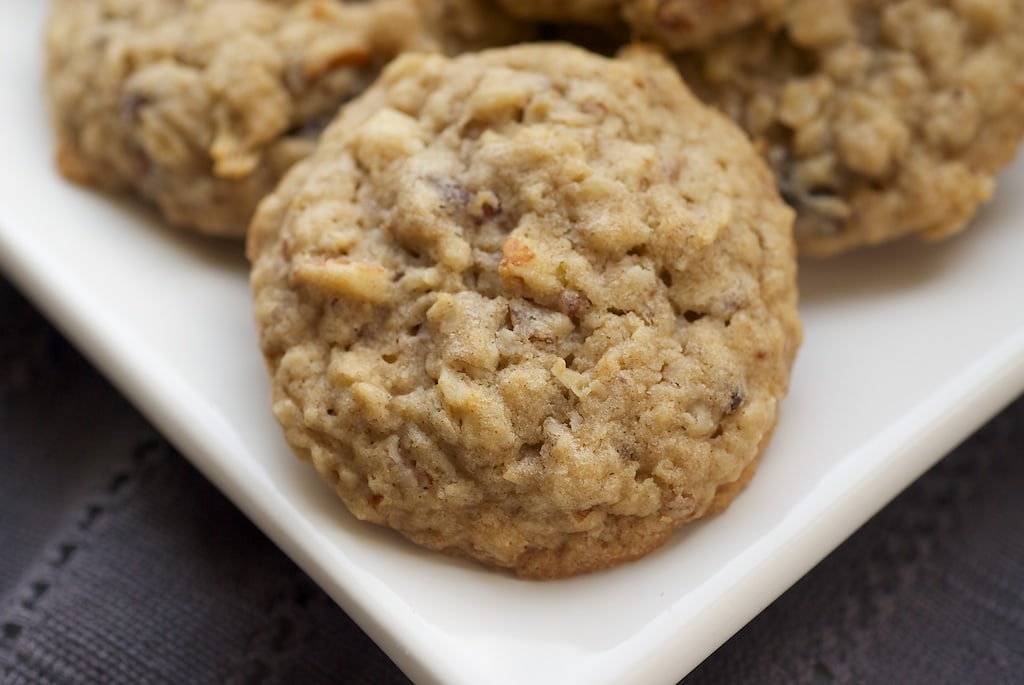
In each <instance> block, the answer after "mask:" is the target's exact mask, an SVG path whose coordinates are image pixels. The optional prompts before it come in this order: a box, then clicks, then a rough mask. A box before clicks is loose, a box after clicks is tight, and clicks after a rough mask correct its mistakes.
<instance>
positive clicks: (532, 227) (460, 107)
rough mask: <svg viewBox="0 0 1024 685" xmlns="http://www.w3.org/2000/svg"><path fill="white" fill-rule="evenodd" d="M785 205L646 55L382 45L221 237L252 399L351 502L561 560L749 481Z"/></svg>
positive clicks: (602, 560) (762, 405)
mask: <svg viewBox="0 0 1024 685" xmlns="http://www.w3.org/2000/svg"><path fill="white" fill-rule="evenodd" d="M791 225H792V211H791V210H790V209H789V208H788V207H787V206H786V205H785V203H783V202H782V200H781V199H780V197H779V195H778V192H777V189H776V187H775V182H774V179H773V178H772V176H771V174H770V172H769V170H768V168H767V166H766V165H765V164H764V162H763V160H762V159H761V158H760V157H759V156H758V155H757V153H756V152H755V151H754V150H753V148H752V146H751V145H750V143H749V141H748V140H747V139H746V138H745V136H744V135H743V133H742V132H741V131H740V130H739V129H738V128H737V127H736V126H735V125H734V124H733V123H732V122H730V121H728V119H727V118H725V117H723V116H722V115H721V114H719V113H718V112H715V111H714V110H712V109H710V108H708V107H705V106H703V105H702V104H700V103H699V102H698V101H697V100H696V98H694V97H693V96H692V95H691V94H690V93H689V91H688V90H687V89H686V87H685V86H684V85H683V83H682V81H681V80H680V78H679V76H678V73H677V72H676V71H675V70H674V69H673V68H672V66H671V65H670V64H668V63H667V62H666V61H665V60H663V59H662V58H660V57H658V56H657V55H654V54H652V53H648V52H644V51H634V52H631V53H629V54H627V55H625V56H624V57H622V58H619V59H606V58H603V57H598V56H596V55H593V54H592V53H588V52H585V51H583V50H581V49H579V48H576V47H571V46H569V45H565V44H547V45H526V46H517V47H512V48H503V49H496V50H489V51H484V52H481V53H475V54H467V55H463V56H461V57H458V58H455V59H448V58H445V57H443V56H440V55H406V56H403V57H400V58H398V59H397V60H396V61H395V62H393V63H392V64H391V65H390V66H389V67H388V68H387V69H386V70H385V71H384V73H383V75H382V76H381V78H380V79H379V80H378V82H377V83H376V84H375V85H374V86H372V87H371V88H370V89H369V90H368V91H367V92H366V93H364V94H363V95H362V96H360V97H359V98H357V99H356V100H354V101H352V102H351V103H349V104H348V105H346V106H345V107H344V108H343V110H342V113H341V114H340V116H339V118H338V119H337V120H336V121H335V122H334V123H333V124H331V125H330V127H329V128H328V129H327V130H326V131H325V133H324V136H323V138H322V140H321V143H320V145H319V147H318V148H317V151H316V152H315V153H314V154H313V156H311V157H310V158H308V159H307V160H305V161H303V162H300V163H299V164H298V165H297V166H296V167H295V169H294V170H293V171H292V172H291V173H290V174H289V175H288V176H287V177H286V178H285V180H284V181H283V183H282V184H281V186H280V187H279V188H278V190H277V191H275V193H273V194H272V195H270V196H269V197H268V198H267V199H266V200H265V201H264V202H263V203H262V204H261V205H260V209H259V211H258V212H257V214H256V217H255V218H254V221H253V226H252V229H251V231H250V233H249V244H248V254H249V258H250V259H251V260H252V262H253V268H252V287H253V294H254V303H255V305H254V306H255V316H256V321H257V325H258V329H259V337H260V345H261V348H262V351H263V354H264V355H265V357H266V360H267V363H268V367H269V369H270V371H271V375H272V378H273V383H272V386H273V410H274V413H275V415H276V417H277V419H278V421H279V422H280V424H281V426H282V427H283V429H284V433H285V435H286V437H287V439H288V441H289V443H290V444H291V445H292V447H293V448H294V450H295V452H296V454H297V455H299V456H300V457H302V458H305V459H308V460H310V461H311V462H312V463H313V465H314V466H315V467H316V469H317V470H318V471H319V472H320V474H321V475H322V476H323V477H324V478H325V479H326V480H327V482H328V483H330V484H331V485H332V486H333V488H334V489H335V490H336V492H337V493H338V495H340V497H341V499H342V500H344V502H345V504H346V505H347V506H348V508H349V509H350V510H351V511H352V513H353V514H355V515H356V516H357V517H358V518H360V519H364V520H367V521H372V522H375V523H378V524H383V525H387V526H391V527H392V528H394V529H396V530H398V531H399V532H401V533H402V534H403V535H405V536H407V537H408V538H409V539H411V540H413V541H415V542H416V543H418V544H420V545H424V546H426V547H428V548H432V549H437V550H443V551H445V552H448V553H453V554H459V555H464V556H467V557H471V558H473V559H477V560H479V561H481V562H483V563H484V564H487V565H490V566H493V567H499V568H510V569H514V570H515V571H516V572H517V573H518V574H520V575H522V576H528V577H554V576H566V575H571V574H576V573H582V572H585V571H591V570H595V569H600V568H605V567H609V566H612V565H615V564H618V563H620V562H623V561H626V560H629V559H634V558H637V557H639V556H641V555H643V554H645V553H647V552H649V551H650V550H651V549H653V548H655V547H657V546H658V545H660V544H662V543H664V542H665V540H666V539H667V538H668V537H669V536H670V535H671V533H672V531H673V530H675V529H676V528H677V527H678V526H680V525H681V524H683V523H685V522H687V521H690V520H692V519H695V518H698V517H700V516H704V515H706V514H709V513H711V512H713V511H717V510H719V509H721V508H723V507H724V506H726V505H727V503H728V502H729V501H730V500H731V499H732V497H733V496H734V495H735V494H736V492H737V491H738V490H739V488H740V486H741V485H742V484H743V483H744V482H745V481H746V479H748V478H749V477H750V476H751V474H752V473H753V470H754V466H755V463H756V462H757V460H758V458H759V456H760V454H761V452H762V450H763V449H764V447H765V444H766V443H767V441H768V439H769V436H770V435H771V433H772V430H773V428H774V426H775V424H776V420H777V417H778V412H779V404H780V401H781V399H782V397H783V395H784V394H785V392H786V389H787V384H788V378H789V373H790V368H791V364H792V362H793V359H794V355H795V351H796V348H797V345H798V343H799V339H800V335H801V333H800V324H799V320H798V317H797V306H796V287H795V282H794V280H795V264H794V259H795V258H794V252H795V248H794V245H793V242H792V234H791Z"/></svg>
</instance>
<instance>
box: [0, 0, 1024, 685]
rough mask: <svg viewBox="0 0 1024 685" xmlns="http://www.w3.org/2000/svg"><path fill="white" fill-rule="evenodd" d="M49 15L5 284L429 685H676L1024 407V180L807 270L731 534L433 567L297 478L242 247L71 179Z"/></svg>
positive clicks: (8, 11) (25, 42) (723, 522)
mask: <svg viewBox="0 0 1024 685" xmlns="http://www.w3.org/2000/svg"><path fill="white" fill-rule="evenodd" d="M46 6H47V3H45V2H26V1H25V0H2V4H0V8H2V9H0V83H2V84H3V89H2V93H0V104H2V107H0V267H2V268H3V269H4V271H5V272H6V273H7V274H8V276H9V277H10V278H12V279H13V280H14V282H15V283H17V284H18V285H19V286H20V287H21V288H22V289H23V290H24V291H25V292H26V293H27V294H28V295H29V296H30V297H31V298H32V299H33V300H34V301H35V302H36V303H37V304H38V306H40V307H41V308H42V309H43V311H45V312H46V313H47V315H48V316H49V317H51V319H52V320H53V321H54V322H55V323H56V324H57V325H58V326H60V328H61V329H62V330H63V331H64V332H65V333H66V334H67V335H68V336H69V337H70V338H71V339H72V340H73V341H74V342H75V343H76V344H77V345H78V346H79V347H80V348H81V349H82V350H83V351H84V352H85V353H86V354H87V355H88V356H89V357H90V358H91V359H92V360H93V361H94V362H95V363H96V364H97V365H98V366H99V367H100V368H101V369H102V370H103V371H104V372H105V373H106V374H107V375H108V376H109V377H110V378H111V379H112V380H113V381H114V382H115V383H116V384H117V385H118V386H119V387H120V389H121V390H122V391H123V392H125V394H127V395H128V397H129V398H130V399H131V400H132V401H133V402H134V403H136V404H137V405H138V406H139V407H140V408H141V409H142V411H144V412H145V413H146V415H147V416H148V417H149V418H150V419H151V420H152V421H153V422H154V423H155V424H156V425H157V426H158V427H159V428H160V429H161V430H162V431H163V432H164V433H165V434H166V435H167V436H168V438H169V439H171V440H172V441H173V442H174V443H175V444H176V446H177V447H178V448H179V449H180V450H181V451H182V452H183V453H184V454H185V455H187V456H188V457H189V458H190V459H191V460H192V461H193V462H194V463H195V464H196V466H198V467H199V468H200V469H201V470H202V471H203V472H204V473H205V474H206V476H207V477H209V478H210V479H211V480H212V481H213V482H214V483H216V484H217V486H218V487H220V488H221V489H222V490H223V491H224V492H225V493H226V494H227V495H228V496H229V497H230V498H231V499H232V500H233V501H234V502H235V503H236V504H237V505H238V506H239V507H240V508H241V509H242V510H243V511H244V512H245V513H246V514H247V515H248V516H249V517H251V518H252V519H253V521H255V522H256V523H257V524H258V525H259V526H260V527H261V528H262V529H263V530H264V531H265V532H266V533H267V534H268V535H269V536H270V537H271V538H273V539H274V540H275V542H276V543H277V544H278V545H280V546H281V547H282V548H283V549H284V550H285V551H286V552H287V553H288V554H289V555H291V557H292V558H293V559H295V561H296V562H298V563H299V564H300V565H301V566H302V567H303V568H304V569H305V570H306V571H307V572H309V573H310V574H311V575H312V576H313V577H314V578H315V579H316V581H317V582H319V583H320V585H321V586H322V587H323V588H324V589H325V590H326V591H327V592H328V593H330V594H331V595H332V596H333V597H334V598H335V599H336V600H337V601H338V603H339V604H340V605H341V606H342V607H343V608H344V609H345V610H346V611H347V612H348V613H349V614H350V615H351V616H352V617H353V618H354V619H355V620H356V621H358V622H359V624H360V625H361V626H363V628H364V629H365V630H366V631H367V632H368V633H369V634H370V635H371V637H372V638H373V639H374V640H376V641H377V642H378V643H379V644H380V645H381V647H382V648H383V649H384V650H385V651H386V652H387V653H388V654H389V655H390V656H391V657H392V658H393V659H394V660H395V662H396V663H397V664H398V665H399V666H400V667H401V668H402V669H403V670H404V671H405V672H406V673H407V674H408V675H409V676H410V677H411V678H412V679H413V680H415V681H418V682H423V683H432V682H443V683H449V684H458V683H466V684H470V683H472V684H474V685H475V684H477V683H491V684H500V683H561V684H563V685H571V684H572V683H587V684H588V685H601V684H604V683H607V684H611V683H621V682H627V681H628V682H642V683H671V682H675V681H676V680H678V679H679V678H681V677H682V676H683V675H685V674H686V673H687V672H688V671H689V670H690V669H692V668H693V667H694V666H696V665H697V664H698V663H699V662H700V661H701V660H702V659H703V658H704V657H705V656H707V655H708V654H709V653H711V652H712V651H713V650H714V649H715V648H716V647H717V646H718V645H720V644H721V643H722V642H724V641H725V640H726V639H727V638H728V637H729V636H730V635H732V634H733V633H734V632H735V631H737V630H738V629H739V628H740V627H742V626H743V625H744V624H745V623H746V622H747V621H748V620H750V619H751V618H752V617H753V616H754V615H755V614H757V613H758V612H759V611H760V610H761V609H762V608H763V607H765V606H766V605H767V604H769V603H770V602H771V600H772V599H774V598H775V597H776V596H777V595H778V594H780V593H781V592H782V591H783V590H785V589H786V588H787V587H789V586H790V585H791V584H792V583H794V582H795V581H796V580H797V579H798V578H799V577H800V576H801V575H803V574H804V573H805V572H806V571H807V570H808V569H810V568H811V567H812V566H813V565H814V564H815V563H817V562H818V561H819V560H820V559H821V558H822V557H824V556H825V555H826V554H827V553H828V552H829V551H830V550H831V549H832V548H834V547H835V546H836V545H838V544H839V543H840V542H841V541H842V540H843V539H844V538H845V537H846V536H847V535H849V534H850V533H851V532H853V531H854V530H855V529H856V528H857V527H858V526H859V525H861V524H862V523H863V522H864V521H865V520H866V519H867V518H868V517H870V516H871V514H873V513H874V512H875V511H876V510H878V509H879V508H880V507H881V506H882V505H883V504H884V503H886V502H887V501H889V500H890V499H891V498H892V497H893V496H895V495H896V494H897V493H898V492H899V491H900V490H901V489H903V488H904V487H905V486H906V485H907V484H908V483H910V482H911V481H912V480H913V479H914V478H915V477H917V476H918V475H919V474H920V473H922V472H923V471H924V470H925V469H926V468H927V467H928V466H930V465H931V464H932V463H934V462H935V461H936V460H938V459H939V458H940V457H941V456H943V455H944V454H945V453H946V452H947V451H948V450H949V449H950V448H952V447H953V446H954V445H955V444H956V443H957V442H959V441H960V440H961V439H963V438H964V437H965V436H966V435H968V433H970V432H971V431H973V430H974V429H975V428H976V427H977V426H979V425H980V424H981V423H983V422H984V421H985V420H986V419H987V418H989V417H990V416H991V415H992V414H993V413H995V412H996V411H997V410H998V409H1000V408H1001V407H1002V406H1004V405H1005V404H1006V403H1007V402H1009V401H1010V399H1012V398H1013V397H1014V396H1015V395H1016V394H1017V393H1019V392H1020V391H1021V390H1022V388H1024V268H1021V266H1020V258H1021V255H1024V225H1022V224H1024V220H1022V217H1024V192H1021V190H1022V187H1024V159H1019V160H1018V162H1017V164H1016V165H1015V166H1014V167H1013V168H1011V169H1010V170H1008V171H1007V172H1006V173H1005V174H1004V176H1003V178H1002V184H1001V192H1000V193H999V195H998V197H997V198H996V200H995V202H993V203H992V204H991V205H990V206H988V207H987V208H985V210H984V211H983V213H982V215H981V216H980V217H979V219H978V220H977V221H976V225H975V226H974V227H973V228H971V230H969V231H968V232H967V233H965V234H964V235H962V236H961V237H958V238H955V239H953V240H951V241H948V242H946V243H944V244H941V245H936V246H922V245H919V244H917V243H914V242H904V243H900V244H897V245H893V246H890V247H886V248H883V249H878V250H873V251H868V252H864V253H862V254H857V255H853V256H850V257H845V258H842V259H838V260H835V261H829V262H821V263H809V264H805V265H803V270H802V275H801V289H802V290H801V292H802V310H803V314H804V320H805V324H806V342H805V345H804V347H803V349H802V351H801V354H800V357H799V360H798V363H797V368H796V372H795V375H794V378H793V385H792V391H791V394H790V397H789V398H788V399H787V400H786V402H785V405H784V409H783V418H782V422H781V425H780V426H779V430H778V432H777V434H776V437H775V440H774V442H773V443H772V445H771V446H770V448H769V450H768V453H767V454H766V455H765V457H764V460H763V463H762V467H761V471H760V473H759V474H758V476H757V477H756V478H755V479H754V481H753V483H752V484H751V486H750V487H749V488H748V489H747V490H746V492H744V494H743V495H742V496H741V497H739V499H738V500H737V501H736V502H735V504H734V505H733V506H732V507H731V508H730V509H729V510H728V511H727V512H726V513H725V514H723V515H720V516H718V517H716V518H714V519H712V520H709V521H707V522H704V523H700V524H696V525H693V526H690V527H689V528H688V529H685V530H684V531H682V532H680V533H679V534H678V535H677V536H676V537H675V538H674V539H673V540H672V541H671V543H670V544H669V545H668V546H667V547H665V548H664V549H662V550H660V551H658V552H656V553H655V554H653V555H651V556H649V557H647V558H645V559H643V560H641V561H639V562H636V563H633V564H629V565H626V566H624V567H621V568H619V569H616V570H612V571H608V572H604V573H598V574H594V575H591V576H586V577H582V578H576V579H570V580H564V581H555V582H528V581H520V580H516V579H514V578H511V577H509V576H506V575H501V574H497V573H492V572H488V571H484V570H482V569H480V568H478V567H476V566H474V565H472V564H469V563H463V562H460V561H457V560H453V559H449V558H446V557H443V556H440V555H436V554H432V553H428V552H424V551H421V550H419V549H417V548H415V547H413V546H411V545H409V544H407V543H405V542H404V541H402V540H401V539H399V538H398V537H397V536H396V535H393V534H391V533H389V532H388V531H385V530H381V529H378V528H375V527H372V526H369V525H363V524H359V523H356V522H355V521H353V520H352V519H351V518H350V517H349V516H348V515H347V514H346V513H345V512H344V511H343V509H342V507H341V505H340V503H338V502H336V501H335V499H334V496H333V495H331V494H330V493H329V492H328V490H327V488H326V487H324V486H323V485H321V483H320V481H319V480H318V478H317V477H316V476H315V475H314V474H313V472H312V469H311V468H310V467H308V466H307V465H305V464H301V463H299V462H296V461H295V460H293V458H292V457H291V455H290V452H289V450H288V449H287V448H286V446H285V444H284V442H283V441H282V438H281V437H280V435H279V432H278V429H277V426H276V424H275V423H274V421H273V420H272V418H271V415H270V413H269V409H268V383H267V380H266V375H265V371H264V367H263V363H262V360H261V359H260V357H259V354H258V352H257V346H256V339H255V334H254V332H253V326H252V323H251V322H252V315H251V309H250V301H249V290H248V283H247V274H246V264H245V262H244V260H243V258H242V254H241V247H240V246H239V245H237V244H231V243H222V242H211V241H207V240H203V239H199V238H194V237H191V236H185V235H179V234H178V233H176V232H173V231H171V230H168V229H166V228H164V227H163V226H162V225H161V224H160V222H159V221H157V220H156V219H155V218H154V216H153V215H152V214H151V213H148V212H147V211H146V210H144V209H140V208H139V207H138V206H137V205H135V204H134V203H132V202H130V201H120V200H114V199H111V198H109V197H104V196H101V195H97V194H94V193H92V192H89V191H87V190H83V189H81V188H77V187H75V186H72V185H69V184H67V183H65V182H64V181H62V180H61V179H60V178H59V177H58V176H57V175H56V173H55V172H54V169H53V165H52V156H53V153H52V140H51V136H50V131H49V126H48V119H47V113H46V107H45V101H44V95H43V77H42V61H43V59H42V56H43V49H42V40H41V34H42V25H43V14H44V12H45V9H46ZM0 334H2V332H0Z"/></svg>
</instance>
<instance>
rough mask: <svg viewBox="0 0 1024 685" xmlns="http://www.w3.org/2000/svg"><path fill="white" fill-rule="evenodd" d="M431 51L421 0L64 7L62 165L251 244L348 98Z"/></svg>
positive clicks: (224, 0) (57, 84)
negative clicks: (399, 59) (279, 193)
mask: <svg viewBox="0 0 1024 685" xmlns="http://www.w3.org/2000/svg"><path fill="white" fill-rule="evenodd" d="M424 45H425V43H424V39H423V27H422V19H421V17H420V13H419V12H418V10H417V8H416V6H415V4H414V3H413V2H411V1H409V0H373V1H372V2H342V1H340V0H56V1H55V3H54V6H53V10H52V15H51V17H50V23H49V27H48V35H47V48H48V80H49V86H50V94H51V100H52V105H53V107H52V109H53V116H54V121H55V124H56V129H57V138H58V164H59V168H60V170H61V171H62V172H63V173H64V174H65V175H66V176H68V177H70V178H72V179H74V180H76V181H80V182H84V183H88V184H91V185H95V186H99V187H102V188H106V189H112V190H133V191H134V192H136V193H137V194H139V195H141V196H142V197H144V198H146V199H147V200H149V201H151V202H153V203H154V204H156V205H157V206H158V207H159V209H160V211H161V212H162V214H163V215H164V216H165V217H166V218H167V219H168V220H169V221H170V222H172V223H174V224H179V225H182V226H185V227H188V228H191V229H195V230H198V231H201V232H204V233H210V234H216V235H228V236H240V235H242V234H243V233H244V232H245V229H246V227H247V226H248V223H249V219H250V217H251V215H252V212H253V210H254V209H255V207H256V203H257V202H258V201H259V200H260V199H261V198H262V197H263V196H264V195H265V194H267V193H268V192H270V190H271V189H273V187H274V185H275V184H276V182H277V180H278V179H279V178H280V176H281V174H282V173H283V172H284V171H285V170H286V169H287V168H288V167H289V166H291V164H292V163H294V162H295V161H296V160H297V159H299V158H301V157H303V156H305V155H306V154H308V153H309V152H310V150H311V149H312V147H313V145H314V142H315V139H316V135H317V134H318V133H319V130H320V128H321V127H322V125H323V123H325V120H326V118H329V117H330V116H331V115H332V114H333V113H334V112H335V111H336V110H337V108H338V106H339V104H340V103H341V102H343V101H344V100H346V99H348V98H349V97H351V96H352V95H354V94H356V93H358V92H360V91H361V90H362V89H363V88H365V87H366V85H367V84H368V83H369V82H370V81H371V80H372V79H373V78H374V77H375V75H376V74H377V72H378V71H379V70H380V68H381V67H382V66H383V65H384V64H385V63H386V62H387V61H389V60H390V59H391V58H392V57H394V56H395V55H396V54H398V53H399V52H401V51H403V50H406V49H410V48H414V47H422V46H424Z"/></svg>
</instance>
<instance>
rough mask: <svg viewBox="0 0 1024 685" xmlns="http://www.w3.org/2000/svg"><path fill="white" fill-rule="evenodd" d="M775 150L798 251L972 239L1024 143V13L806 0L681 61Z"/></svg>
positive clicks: (944, 4) (704, 92)
mask: <svg viewBox="0 0 1024 685" xmlns="http://www.w3.org/2000/svg"><path fill="white" fill-rule="evenodd" d="M680 64H681V67H682V69H683V72H684V73H685V75H686V78H687V81H688V82H689V83H690V84H691V86H693V87H694V88H695V89H696V90H697V91H698V92H699V93H700V94H701V96H702V97H703V98H704V99H705V100H707V101H710V102H713V103H715V104H717V105H718V106H719V107H720V108H721V109H722V110H723V111H725V112H726V113H727V114H729V115H730V116H731V117H732V118H733V119H735V120H736V121H737V122H739V123H740V124H741V125H742V126H743V127H744V128H745V129H746V130H747V131H748V132H749V133H750V135H751V136H752V137H753V139H754V140H755V142H756V144H757V145H758V146H759V147H760V148H761V149H762V150H763V152H764V155H765V157H766V158H767V159H768V161H769V163H770V164H771V166H772V167H773V168H774V170H775V172H776V174H777V175H778V177H779V183H780V187H781V190H782V193H783V196H784V197H785V198H786V199H787V200H788V201H789V202H790V203H791V204H792V205H793V206H794V207H795V208H796V209H797V211H798V217H797V222H796V236H797V241H798V244H799V249H800V252H801V254H804V255H816V256H823V255H831V254H836V253H839V252H843V251H846V250H849V249H852V248H856V247H860V246H866V245H872V244H877V243H882V242H885V241H889V240H893V239H896V238H899V237H901V236H906V235H917V236H919V237H922V238H926V239H939V238H945V237H947V236H950V235H953V234H955V233H957V232H958V231H960V230H961V229H963V228H964V227H965V226H966V225H967V224H968V222H969V221H970V219H971V218H972V216H973V215H974V214H975V212H976V210H977V208H978V206H979V204H981V203H983V202H985V201H986V200H988V199H989V198H991V196H992V193H993V188H994V184H995V178H996V176H997V174H998V173H999V171H1000V169H1002V167H1003V166H1004V165H1006V164H1007V163H1008V162H1009V161H1010V160H1012V158H1013V157H1014V155H1015V154H1016V150H1017V148H1018V145H1019V142H1020V140H1021V137H1022V135H1024V78H1022V75H1021V74H1022V69H1024V2H1021V1H1020V0H901V1H899V2H889V1H885V0H827V2H822V1H821V0H815V1H811V0H795V1H793V2H791V4H790V6H789V7H788V9H787V11H786V13H785V14H784V16H783V18H782V19H780V20H779V21H776V22H767V23H762V24H760V25H757V26H755V27H752V28H749V29H746V30H743V31H741V32H739V33H737V34H735V35H731V36H729V37H728V38H725V39H722V40H720V41H717V42H715V43H714V44H713V45H711V46H709V47H707V48H705V49H704V50H702V51H698V52H697V53H695V54H693V55H689V56H687V57H684V58H682V59H681V60H680Z"/></svg>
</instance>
